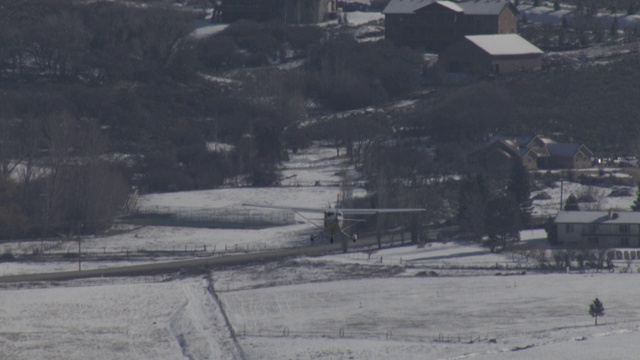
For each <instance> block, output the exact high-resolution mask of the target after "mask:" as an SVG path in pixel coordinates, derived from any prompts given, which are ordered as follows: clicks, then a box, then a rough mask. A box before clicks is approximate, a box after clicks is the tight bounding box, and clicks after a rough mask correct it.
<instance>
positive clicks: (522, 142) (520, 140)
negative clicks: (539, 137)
mask: <svg viewBox="0 0 640 360" xmlns="http://www.w3.org/2000/svg"><path fill="white" fill-rule="evenodd" d="M534 138H535V136H534V135H518V136H508V135H494V136H493V137H492V138H491V139H489V144H493V143H494V142H496V141H499V140H510V141H513V142H515V143H517V144H518V146H527V144H528V143H530V142H531V140H533V139H534Z"/></svg>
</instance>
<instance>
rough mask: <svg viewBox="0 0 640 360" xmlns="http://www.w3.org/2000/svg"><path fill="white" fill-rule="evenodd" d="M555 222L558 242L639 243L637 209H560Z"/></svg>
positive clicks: (637, 245)
mask: <svg viewBox="0 0 640 360" xmlns="http://www.w3.org/2000/svg"><path fill="white" fill-rule="evenodd" d="M555 224H556V226H557V230H558V233H557V236H558V242H559V243H561V244H562V245H566V246H589V247H605V248H608V247H612V248H613V247H633V248H637V247H640V212H636V211H612V210H610V211H560V212H559V213H558V214H557V215H556V217H555Z"/></svg>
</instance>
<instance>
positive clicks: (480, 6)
mask: <svg viewBox="0 0 640 360" xmlns="http://www.w3.org/2000/svg"><path fill="white" fill-rule="evenodd" d="M458 5H459V7H461V8H462V10H463V11H464V13H465V15H498V14H500V12H502V9H504V7H505V6H508V5H509V0H471V1H464V2H461V3H458Z"/></svg>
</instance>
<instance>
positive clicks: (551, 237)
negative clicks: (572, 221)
mask: <svg viewBox="0 0 640 360" xmlns="http://www.w3.org/2000/svg"><path fill="white" fill-rule="evenodd" d="M544 231H546V233H547V240H548V241H549V244H550V245H552V246H555V245H558V244H559V243H558V226H557V225H556V222H555V221H554V220H553V218H552V217H549V218H548V219H547V221H545V223H544Z"/></svg>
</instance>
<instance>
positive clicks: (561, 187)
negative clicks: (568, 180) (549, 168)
mask: <svg viewBox="0 0 640 360" xmlns="http://www.w3.org/2000/svg"><path fill="white" fill-rule="evenodd" d="M563 192H564V169H562V170H560V211H562V201H563V197H564V194H563Z"/></svg>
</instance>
